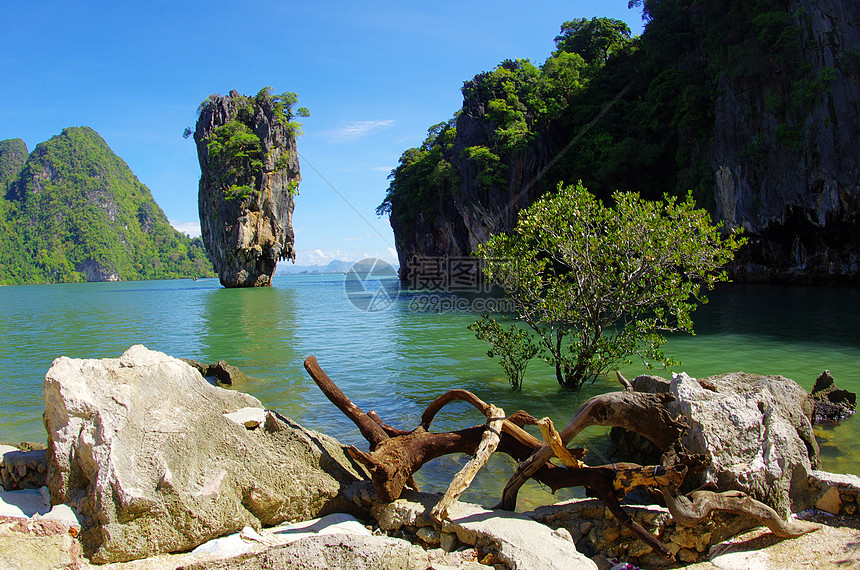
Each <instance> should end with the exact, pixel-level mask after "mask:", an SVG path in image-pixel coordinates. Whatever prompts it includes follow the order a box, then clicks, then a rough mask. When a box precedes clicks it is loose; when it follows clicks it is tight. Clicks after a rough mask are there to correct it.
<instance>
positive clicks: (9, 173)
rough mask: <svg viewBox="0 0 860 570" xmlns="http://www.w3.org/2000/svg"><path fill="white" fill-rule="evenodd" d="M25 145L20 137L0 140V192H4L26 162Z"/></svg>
mask: <svg viewBox="0 0 860 570" xmlns="http://www.w3.org/2000/svg"><path fill="white" fill-rule="evenodd" d="M27 154H29V153H28V152H27V145H26V144H25V143H24V141H22V140H21V139H6V140H3V141H0V192H5V190H6V185H7V184H9V183H11V182H12V181H13V180H14V179H15V178H16V177H17V176H18V173H19V172H21V169H22V168H24V163H26V162H27Z"/></svg>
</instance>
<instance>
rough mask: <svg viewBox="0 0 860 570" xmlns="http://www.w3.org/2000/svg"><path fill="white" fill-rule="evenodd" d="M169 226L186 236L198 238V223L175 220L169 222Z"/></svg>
mask: <svg viewBox="0 0 860 570" xmlns="http://www.w3.org/2000/svg"><path fill="white" fill-rule="evenodd" d="M169 221H170V225H171V226H173V228H174V229H176V230H177V231H180V232H182V233H184V234H188V235H189V236H191V237H193V238H196V237H200V235H201V234H200V222H180V221H177V220H169Z"/></svg>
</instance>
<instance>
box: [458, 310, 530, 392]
mask: <svg viewBox="0 0 860 570" xmlns="http://www.w3.org/2000/svg"><path fill="white" fill-rule="evenodd" d="M469 330H471V331H472V332H474V333H475V336H476V337H477V338H478V340H483V341H485V342H487V343H489V345H490V350H488V351H487V356H489V357H490V358H495V357H498V358H499V364H501V366H502V369H503V370H504V371H505V375H506V376H507V377H508V380H509V381H510V383H511V388H513V389H514V390H522V387H523V378H524V377H525V374H526V367H527V366H528V364H529V361H530V360H531V359H532V358H534V357H535V356H537V354H538V352H539V350H540V349H539V348H538V346H537V345H536V344H534V342H533V341H532V335H530V334H529V333H528V332H527V331H525V330H523V329H522V328H520V327H518V326H516V325H507V326H504V325H502V324H500V323H499V322H498V321H496V319H495V317H491V316H490V315H489V314H488V313H485V314H484V315H483V316H482V318H481V320H480V321H476V322H474V323H472V324H471V325H469Z"/></svg>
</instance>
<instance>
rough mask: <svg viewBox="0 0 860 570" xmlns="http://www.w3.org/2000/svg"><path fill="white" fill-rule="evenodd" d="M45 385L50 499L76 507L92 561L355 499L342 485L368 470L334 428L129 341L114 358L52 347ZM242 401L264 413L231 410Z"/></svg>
mask: <svg viewBox="0 0 860 570" xmlns="http://www.w3.org/2000/svg"><path fill="white" fill-rule="evenodd" d="M44 392H45V427H46V428H47V431H48V437H49V439H48V487H49V489H50V493H51V501H52V503H53V504H58V503H67V504H69V505H70V506H71V507H73V508H74V509H75V510H76V511H77V513H78V515H79V517H80V521H81V526H82V530H81V534H80V539H81V543H82V544H83V547H84V551H85V553H86V554H87V556H89V557H91V558H92V560H93V561H94V562H96V563H104V562H117V561H126V560H133V559H138V558H145V557H148V556H154V555H156V554H159V553H164V552H175V551H181V550H188V549H191V548H193V547H195V546H197V545H199V544H202V543H203V542H206V541H208V540H210V539H212V538H215V537H218V536H222V535H224V534H228V533H232V532H235V531H238V530H239V529H242V528H243V527H245V526H251V527H253V528H258V529H259V528H260V527H261V526H269V525H276V524H279V523H282V522H284V521H297V520H306V519H311V518H314V517H317V516H319V515H322V514H326V513H330V512H337V511H346V512H349V511H356V507H355V504H354V503H352V502H351V501H349V500H347V499H345V498H344V493H343V489H344V488H345V487H346V486H348V485H349V484H351V483H354V482H356V481H358V480H362V479H364V478H365V475H364V473H363V472H361V471H360V470H357V469H360V468H356V466H355V465H354V464H353V462H352V461H351V460H350V459H349V458H348V456H347V455H346V453H345V450H344V448H343V446H341V445H340V444H339V443H338V442H337V441H336V440H334V439H333V438H331V437H328V436H325V435H322V434H319V433H316V432H312V431H309V430H305V429H303V428H302V427H301V426H299V425H298V424H296V423H294V422H293V421H292V420H289V419H287V418H284V417H282V416H279V415H278V414H276V413H274V412H271V411H264V410H263V406H262V404H261V403H260V402H259V400H257V399H256V398H254V397H252V396H249V395H247V394H243V393H241V392H236V391H232V390H226V389H223V388H219V387H215V386H212V385H211V384H209V383H208V382H206V381H205V380H204V379H203V377H202V376H201V375H200V374H199V373H198V372H197V371H196V370H194V369H193V368H192V367H191V366H189V365H188V364H186V363H184V362H182V361H180V360H178V359H175V358H172V357H170V356H167V355H165V354H162V353H159V352H154V351H151V350H148V349H146V348H145V347H143V346H140V345H138V346H133V347H131V348H130V349H128V350H127V351H126V352H125V353H124V354H123V355H122V356H121V357H120V358H116V359H102V360H78V359H71V358H66V357H61V358H58V359H57V360H55V361H54V364H53V366H52V367H51V369H50V370H49V371H48V374H47V376H46V377H45V384H44ZM246 408H256V409H258V410H259V412H260V414H262V417H263V419H264V423H262V424H261V425H260V424H258V422H250V423H246V422H245V421H235V420H234V419H231V417H228V416H229V415H230V414H231V413H233V412H237V411H239V410H244V411H245V412H247V410H245V409H246ZM247 425H250V426H252V427H246V426H247Z"/></svg>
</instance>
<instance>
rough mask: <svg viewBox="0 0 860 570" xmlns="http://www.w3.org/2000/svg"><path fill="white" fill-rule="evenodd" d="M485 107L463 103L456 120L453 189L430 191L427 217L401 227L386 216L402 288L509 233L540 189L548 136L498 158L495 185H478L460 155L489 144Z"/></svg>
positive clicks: (491, 128) (473, 169)
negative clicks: (429, 270) (499, 166)
mask: <svg viewBox="0 0 860 570" xmlns="http://www.w3.org/2000/svg"><path fill="white" fill-rule="evenodd" d="M473 81H474V80H473ZM467 88H468V87H467ZM485 107H486V101H481V100H467V101H466V102H465V103H464V105H463V109H462V112H461V113H460V114H459V115H458V117H457V121H456V132H457V136H456V139H455V141H454V146H453V149H452V152H450V153H449V154H448V155H447V157H448V158H449V159H450V161H451V165H452V166H453V168H454V170H455V171H456V172H457V180H456V182H455V187H454V188H453V189H446V190H441V189H439V191H437V192H434V193H435V199H434V203H433V207H432V214H431V215H425V214H424V213H419V215H418V216H417V219H415V220H408V221H406V223H404V220H403V219H401V218H398V217H397V216H392V217H391V226H392V229H393V231H394V236H395V241H396V246H397V254H398V260H399V263H400V268H401V278H402V279H403V280H404V281H405V282H406V283H407V284H409V283H410V282H412V284H414V285H416V284H419V282H420V281H421V280H422V279H423V275H422V266H423V268H426V267H427V264H428V263H430V264H441V265H437V266H435V267H436V269H434V270H433V271H437V270H440V271H451V270H452V268H450V267H447V266H446V265H445V264H446V263H449V261H450V259H451V258H469V257H470V256H471V254H472V252H473V251H474V250H475V247H477V245H478V244H481V243H484V242H486V241H487V239H489V237H490V236H491V235H493V234H496V233H499V232H502V231H507V230H509V229H511V228H513V227H514V225H515V224H516V220H517V214H518V212H519V211H520V209H522V208H525V207H526V206H528V205H529V204H531V203H532V202H533V201H535V200H536V199H537V198H538V197H539V196H540V195H541V193H542V191H543V190H544V189H545V188H544V186H542V185H541V184H542V181H538V183H532V182H534V181H536V180H538V174H539V172H540V171H541V170H542V169H543V168H544V166H545V165H546V164H547V162H548V161H549V160H550V159H551V158H552V151H551V148H550V146H551V145H550V142H549V140H550V139H551V136H550V134H549V133H539V134H538V135H537V137H536V139H535V141H534V142H533V143H532V144H531V145H530V146H529V148H528V149H526V150H523V151H520V152H511V153H508V154H507V155H506V156H505V157H503V158H504V161H505V167H504V169H503V172H502V174H501V175H500V177H499V180H498V181H497V182H496V183H494V184H487V183H486V182H484V181H482V180H481V165H480V164H479V163H478V162H476V161H474V160H471V159H469V158H467V157H466V152H465V151H466V149H468V148H470V147H480V146H490V145H492V141H493V139H494V136H495V135H494V133H495V129H496V126H495V125H494V124H493V122H492V121H490V120H489V119H488V118H487V117H486V109H485Z"/></svg>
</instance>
